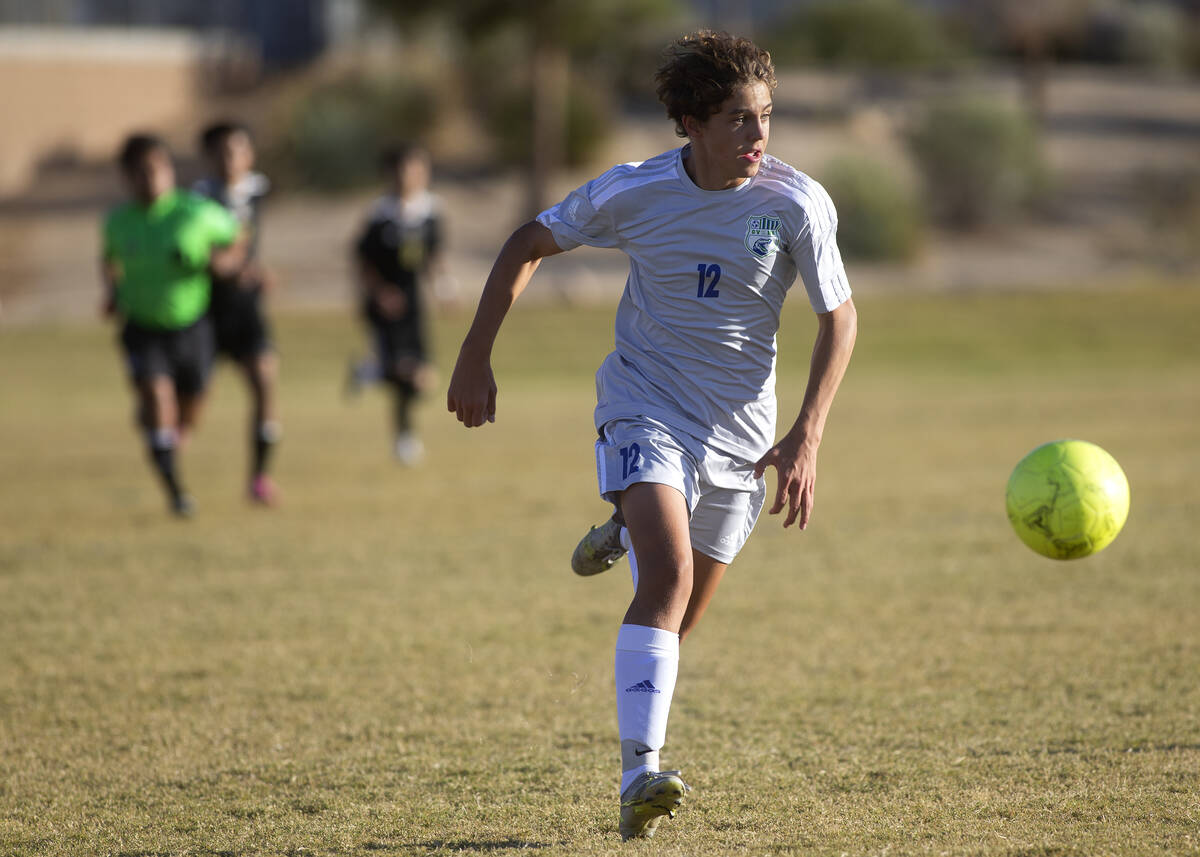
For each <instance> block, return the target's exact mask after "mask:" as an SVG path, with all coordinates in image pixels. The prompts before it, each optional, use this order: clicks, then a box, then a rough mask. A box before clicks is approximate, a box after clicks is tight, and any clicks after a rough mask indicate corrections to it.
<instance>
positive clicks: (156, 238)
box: [102, 134, 245, 517]
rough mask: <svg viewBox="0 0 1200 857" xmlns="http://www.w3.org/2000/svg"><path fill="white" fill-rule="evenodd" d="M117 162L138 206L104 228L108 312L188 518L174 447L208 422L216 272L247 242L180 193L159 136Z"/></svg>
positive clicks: (162, 466)
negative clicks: (118, 326)
mask: <svg viewBox="0 0 1200 857" xmlns="http://www.w3.org/2000/svg"><path fill="white" fill-rule="evenodd" d="M118 160H119V163H120V167H121V172H122V175H123V177H124V179H125V182H126V184H127V185H128V188H129V194H130V200H129V201H128V202H126V203H125V204H123V205H120V206H118V207H117V208H116V209H114V210H113V211H112V212H111V213H110V214H109V215H108V217H107V219H106V220H105V222H104V245H103V246H104V250H103V259H102V276H103V280H104V286H105V297H104V310H105V312H106V313H107V314H109V315H115V316H117V317H119V318H120V319H121V320H122V321H123V322H124V324H123V327H122V331H121V346H122V348H123V349H124V351H125V357H126V362H127V364H128V368H129V374H130V377H131V379H132V382H133V385H134V388H135V389H136V392H137V405H138V409H137V414H138V424H139V425H140V426H141V427H142V429H143V430H144V431H145V435H146V444H147V447H148V448H149V452H150V459H151V461H152V462H153V465H154V469H155V470H156V471H157V473H158V475H159V477H160V478H161V479H162V483H163V486H164V487H165V488H166V491H167V496H168V498H169V500H170V506H171V510H172V511H173V512H174V513H175V514H176V515H179V516H181V517H186V516H189V515H191V513H192V500H191V498H190V497H189V496H188V494H187V492H186V491H184V489H183V485H182V483H181V482H180V479H179V475H178V473H177V471H176V466H175V450H176V448H177V447H178V446H179V445H180V444H181V443H182V442H183V441H185V440H186V438H187V434H188V432H189V431H190V430H191V428H192V427H193V426H194V425H195V424H196V420H197V418H198V417H199V415H200V409H201V405H202V404H203V400H204V387H205V383H206V381H207V379H208V373H209V370H210V368H211V366H212V360H213V339H212V328H211V327H210V325H209V322H208V318H207V315H206V313H207V311H208V303H209V294H210V280H209V277H210V272H211V273H212V274H216V275H219V276H231V275H233V274H234V273H235V272H236V271H238V270H240V268H241V265H242V262H243V259H244V255H245V250H244V242H243V241H242V240H241V238H240V230H239V227H238V223H237V220H235V219H234V218H233V217H232V216H231V215H230V214H229V213H228V212H227V211H225V209H224V208H222V207H221V206H219V205H217V204H215V203H213V202H211V201H209V200H206V199H204V198H203V197H200V196H197V195H196V194H193V193H189V192H187V191H182V190H178V189H177V188H176V187H175V167H174V164H173V163H172V161H171V155H170V153H169V152H168V151H167V147H166V145H165V144H164V143H163V141H162V140H160V139H159V138H158V137H154V136H151V135H148V134H135V135H133V136H131V137H129V138H128V139H127V140H126V141H125V144H124V146H123V147H122V148H121V153H120V156H119V159H118Z"/></svg>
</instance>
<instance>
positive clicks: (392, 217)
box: [348, 145, 442, 465]
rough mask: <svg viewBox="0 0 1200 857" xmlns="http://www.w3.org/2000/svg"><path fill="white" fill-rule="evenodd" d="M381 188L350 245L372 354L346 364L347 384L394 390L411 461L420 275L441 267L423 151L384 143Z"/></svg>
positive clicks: (421, 336) (420, 358) (420, 380)
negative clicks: (378, 382) (378, 385)
mask: <svg viewBox="0 0 1200 857" xmlns="http://www.w3.org/2000/svg"><path fill="white" fill-rule="evenodd" d="M382 167H383V170H384V178H385V181H386V183H387V192H386V193H385V194H384V195H383V196H382V197H380V198H379V199H378V200H376V201H375V204H374V206H373V207H372V209H371V212H370V214H369V215H368V217H367V222H366V225H365V226H364V227H363V230H362V233H361V235H360V237H359V239H358V242H357V244H356V245H355V257H356V260H357V267H358V274H359V288H360V298H361V307H362V313H363V316H364V317H365V318H366V321H367V323H368V325H369V327H370V330H371V335H372V338H373V344H374V348H375V355H374V359H369V360H366V361H363V362H360V363H356V364H353V365H352V366H351V367H350V376H349V379H348V390H349V391H351V392H356V391H357V390H358V389H359V388H360V387H361V386H362V385H363V383H365V382H368V381H376V380H382V381H386V382H387V384H388V385H389V386H390V387H391V388H392V390H393V393H394V397H395V398H394V412H393V413H394V416H393V419H394V425H395V443H394V447H393V449H394V452H395V455H396V459H397V460H398V461H400V462H401V463H403V464H410V465H411V464H416V463H417V462H418V461H420V460H421V457H422V456H423V455H424V445H423V444H422V443H421V440H420V438H419V437H418V436H417V434H416V431H415V428H414V425H413V419H412V405H413V402H414V400H415V399H416V398H417V397H418V396H419V395H420V394H421V393H422V392H424V391H425V390H426V389H428V387H429V386H430V383H431V381H432V369H431V367H430V365H429V363H428V360H427V342H426V335H427V334H426V329H425V317H424V316H425V299H424V296H423V293H422V292H423V286H424V281H425V279H426V277H427V276H430V275H432V274H433V273H434V271H435V270H436V269H437V268H438V267H439V264H440V262H439V251H440V249H441V243H442V222H441V216H440V214H439V212H438V202H437V199H436V198H435V197H434V196H433V194H432V193H430V191H429V182H430V162H429V154H428V153H427V152H426V151H425V150H424V149H421V148H419V147H417V146H413V145H402V146H397V147H395V148H392V149H389V150H387V151H386V152H385V153H384V155H383V158H382Z"/></svg>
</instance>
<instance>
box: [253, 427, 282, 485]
mask: <svg viewBox="0 0 1200 857" xmlns="http://www.w3.org/2000/svg"><path fill="white" fill-rule="evenodd" d="M278 442H279V423H275V422H264V423H259V424H258V425H257V426H255V429H254V475H255V476H258V475H260V474H263V473H266V472H267V462H268V460H269V459H270V457H271V452H272V451H273V450H274V449H275V444H276V443H278Z"/></svg>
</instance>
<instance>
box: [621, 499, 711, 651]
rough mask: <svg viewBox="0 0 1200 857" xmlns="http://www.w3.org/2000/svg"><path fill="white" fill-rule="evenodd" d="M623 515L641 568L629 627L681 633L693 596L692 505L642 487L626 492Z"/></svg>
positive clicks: (639, 568) (632, 603) (622, 508)
mask: <svg viewBox="0 0 1200 857" xmlns="http://www.w3.org/2000/svg"><path fill="white" fill-rule="evenodd" d="M621 514H622V516H623V517H624V518H625V526H626V527H627V528H628V529H629V538H630V540H631V541H632V542H633V550H634V553H635V554H636V555H637V564H638V585H637V591H636V592H635V593H634V595H633V601H632V602H631V603H630V605H629V609H628V610H627V611H626V613H625V623H626V624H629V625H644V626H646V627H650V628H662V629H664V630H667V631H673V632H675V633H679V628H680V626H681V625H682V623H683V617H684V615H685V613H686V612H687V606H688V602H689V600H690V599H691V596H692V572H693V557H692V553H693V552H692V544H691V537H690V535H689V534H688V508H687V501H686V500H685V499H684V497H683V495H682V494H680V493H679V491H677V490H676V489H674V488H672V487H670V486H668V485H659V484H657V483H653V482H640V483H637V484H636V485H631V486H630V487H629V488H627V489H626V490H625V491H624V492H622V494H621Z"/></svg>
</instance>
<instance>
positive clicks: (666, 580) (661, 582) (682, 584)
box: [638, 554, 693, 604]
mask: <svg viewBox="0 0 1200 857" xmlns="http://www.w3.org/2000/svg"><path fill="white" fill-rule="evenodd" d="M692 581H693V568H692V558H691V557H690V556H685V555H683V554H680V555H679V556H674V555H670V554H665V555H661V556H649V557H642V556H641V555H639V556H638V595H639V596H641V597H644V598H646V599H649V600H653V601H656V602H659V603H662V604H674V603H683V604H687V602H688V600H689V599H690V598H691V597H692Z"/></svg>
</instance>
